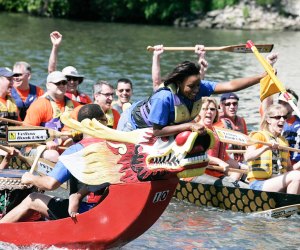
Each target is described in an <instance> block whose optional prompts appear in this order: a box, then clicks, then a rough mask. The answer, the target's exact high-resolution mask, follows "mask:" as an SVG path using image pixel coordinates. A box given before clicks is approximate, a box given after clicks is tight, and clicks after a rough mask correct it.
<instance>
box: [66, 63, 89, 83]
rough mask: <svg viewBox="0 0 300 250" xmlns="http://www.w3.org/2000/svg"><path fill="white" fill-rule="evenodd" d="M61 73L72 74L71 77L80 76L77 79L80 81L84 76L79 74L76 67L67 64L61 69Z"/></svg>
mask: <svg viewBox="0 0 300 250" xmlns="http://www.w3.org/2000/svg"><path fill="white" fill-rule="evenodd" d="M62 73H63V74H64V75H65V76H72V77H76V78H80V79H79V81H80V83H81V82H82V81H83V78H84V76H83V75H80V74H79V73H78V71H77V69H76V68H75V67H73V66H67V67H65V68H64V69H63V70H62Z"/></svg>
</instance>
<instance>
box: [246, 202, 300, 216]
mask: <svg viewBox="0 0 300 250" xmlns="http://www.w3.org/2000/svg"><path fill="white" fill-rule="evenodd" d="M299 211H300V204H294V205H289V206H284V207H278V208H274V209H269V210H266V211H260V212H256V213H252V214H251V215H253V216H264V217H271V218H280V217H289V216H291V215H293V214H295V213H297V212H299Z"/></svg>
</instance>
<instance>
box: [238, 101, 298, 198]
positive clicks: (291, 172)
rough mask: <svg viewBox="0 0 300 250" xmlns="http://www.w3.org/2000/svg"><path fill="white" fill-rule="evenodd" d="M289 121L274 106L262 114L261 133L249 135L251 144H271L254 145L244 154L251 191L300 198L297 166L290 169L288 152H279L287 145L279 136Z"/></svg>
mask: <svg viewBox="0 0 300 250" xmlns="http://www.w3.org/2000/svg"><path fill="white" fill-rule="evenodd" d="M288 117H289V114H288V109H287V108H286V107H285V106H283V105H281V104H273V105H271V106H269V107H268V108H267V110H266V111H265V113H264V116H263V119H262V122H261V126H260V129H261V130H260V131H257V132H253V133H251V138H252V139H253V140H258V141H263V142H269V143H271V146H268V145H262V144H259V143H256V144H253V145H251V146H249V147H248V148H247V150H246V153H245V155H244V156H245V160H246V161H248V165H249V172H248V176H247V179H248V181H249V182H250V188H251V189H254V190H260V191H268V192H286V193H289V194H298V195H299V194H300V171H299V169H300V162H298V163H296V164H294V165H292V164H291V161H290V155H289V152H288V151H286V150H283V149H280V148H279V146H288V145H289V144H288V142H287V140H286V139H285V138H284V137H283V136H282V135H281V133H282V130H283V126H284V123H285V121H286V119H287V118H288Z"/></svg>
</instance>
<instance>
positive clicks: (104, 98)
mask: <svg viewBox="0 0 300 250" xmlns="http://www.w3.org/2000/svg"><path fill="white" fill-rule="evenodd" d="M94 98H95V103H97V104H98V105H99V106H100V107H101V108H102V110H103V111H104V113H106V112H107V111H108V110H109V109H110V108H111V103H112V101H113V98H114V89H113V88H111V87H110V86H108V85H106V84H103V85H102V89H101V92H97V93H95V94H94Z"/></svg>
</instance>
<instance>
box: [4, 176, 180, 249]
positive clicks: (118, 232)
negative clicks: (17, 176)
mask: <svg viewBox="0 0 300 250" xmlns="http://www.w3.org/2000/svg"><path fill="white" fill-rule="evenodd" d="M177 184H178V179H177V178H172V179H169V180H161V181H149V182H139V183H126V184H116V185H111V186H109V189H108V194H107V195H106V197H105V198H104V199H103V200H102V201H101V203H100V204H99V205H97V206H96V207H95V208H93V209H91V210H89V211H87V212H85V213H83V214H80V215H78V216H77V219H76V220H74V219H72V218H65V219H60V220H53V221H39V222H18V223H7V224H0V241H2V242H8V243H13V244H15V245H17V246H29V245H37V244H38V245H43V246H53V245H54V246H57V247H66V248H73V249H74V248H76V249H80V248H81V249H83V248H84V249H86V248H89V249H101V248H110V247H117V246H118V247H120V246H122V245H125V244H126V243H128V242H130V241H132V240H134V239H135V238H137V237H138V236H140V235H141V234H143V233H144V232H145V231H146V230H148V229H149V228H150V227H151V226H152V225H153V224H154V223H155V221H156V220H157V219H158V218H159V217H160V215H161V214H162V213H163V211H164V210H165V209H166V207H167V206H168V204H169V202H170V200H171V198H172V195H173V193H174V191H175V189H176V185H177Z"/></svg>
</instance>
